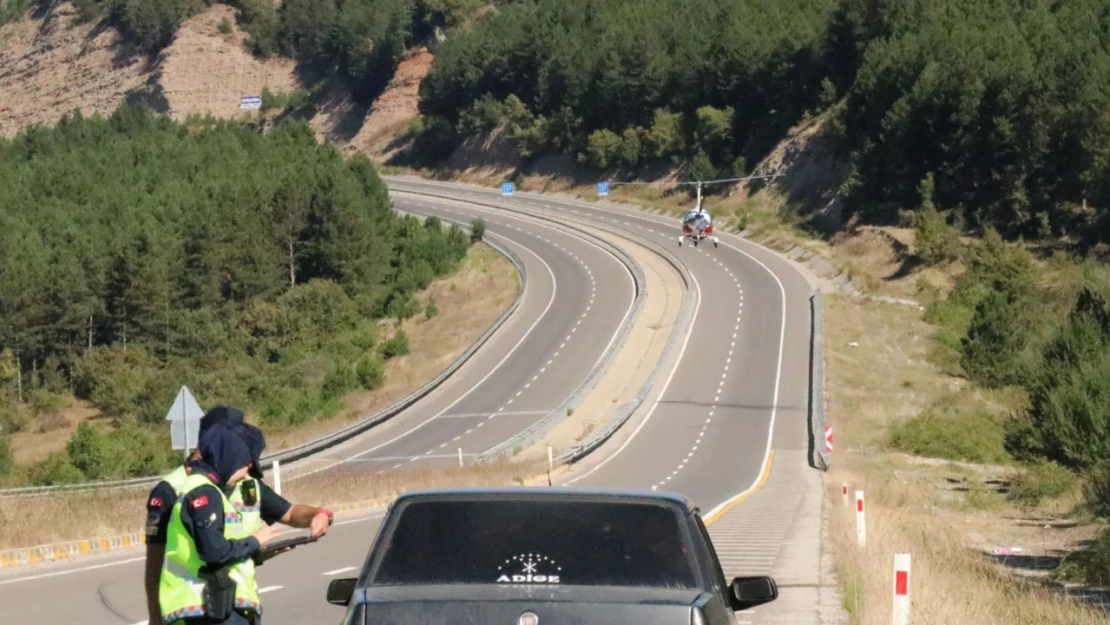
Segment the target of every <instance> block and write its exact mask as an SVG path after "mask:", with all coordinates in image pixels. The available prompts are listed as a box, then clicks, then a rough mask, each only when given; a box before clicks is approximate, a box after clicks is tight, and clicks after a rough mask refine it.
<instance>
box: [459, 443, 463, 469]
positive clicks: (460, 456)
mask: <svg viewBox="0 0 1110 625" xmlns="http://www.w3.org/2000/svg"><path fill="white" fill-rule="evenodd" d="M462 465H463V463H462V447H459V466H460V467H461V466H462Z"/></svg>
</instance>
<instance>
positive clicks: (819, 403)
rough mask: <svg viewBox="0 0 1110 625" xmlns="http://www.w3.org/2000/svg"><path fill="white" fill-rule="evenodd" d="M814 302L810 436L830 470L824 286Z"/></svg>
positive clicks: (812, 317)
mask: <svg viewBox="0 0 1110 625" xmlns="http://www.w3.org/2000/svg"><path fill="white" fill-rule="evenodd" d="M809 302H810V323H811V326H810V334H809V336H810V350H809V436H810V440H811V441H813V448H814V450H815V451H816V452H817V459H818V460H819V461H820V469H821V470H823V471H828V470H829V452H828V451H827V450H826V449H825V425H826V424H827V421H826V415H825V407H826V401H825V315H824V310H823V306H822V302H821V291H820V289H818V290H815V291H814V292H813V295H812V296H810V298H809Z"/></svg>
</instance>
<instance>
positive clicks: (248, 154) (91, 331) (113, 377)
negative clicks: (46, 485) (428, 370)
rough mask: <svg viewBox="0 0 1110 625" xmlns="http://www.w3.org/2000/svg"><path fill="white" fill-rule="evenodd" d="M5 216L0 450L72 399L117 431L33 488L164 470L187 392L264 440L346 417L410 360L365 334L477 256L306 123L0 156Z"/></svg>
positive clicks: (405, 314) (207, 127) (132, 124)
mask: <svg viewBox="0 0 1110 625" xmlns="http://www.w3.org/2000/svg"><path fill="white" fill-rule="evenodd" d="M0 206H3V207H4V210H3V211H0V394H3V396H4V401H3V402H2V404H0V424H2V425H3V428H4V432H5V433H7V432H12V431H18V430H19V429H20V428H21V427H28V426H30V425H32V423H31V421H32V420H33V419H34V423H33V425H34V426H35V427H48V424H46V423H44V422H43V421H42V419H36V416H43V415H49V414H52V413H56V412H57V410H58V409H59V408H60V406H59V405H58V402H60V401H62V399H61V398H63V397H73V396H75V397H77V398H79V399H87V400H89V401H90V402H91V403H92V405H93V406H95V407H96V408H98V409H100V410H101V411H102V413H103V414H104V415H106V416H108V417H111V418H112V419H114V420H115V422H116V424H117V426H118V428H117V429H116V430H115V431H113V432H112V433H111V434H103V433H101V432H100V431H98V430H96V429H94V428H91V427H83V428H82V429H81V430H79V431H78V432H77V435H76V436H75V438H74V440H73V441H71V443H70V448H69V457H68V458H66V457H61V456H59V457H53V458H51V459H50V460H48V461H47V462H46V463H45V464H44V465H42V466H40V467H37V468H36V469H35V470H34V471H33V475H32V476H31V477H32V478H34V479H35V481H38V482H52V481H67V480H77V479H81V478H90V479H96V478H105V477H113V476H121V475H134V474H139V475H149V474H151V473H152V472H154V471H156V470H158V469H159V468H160V467H161V466H162V465H163V464H164V463H165V462H166V456H167V454H170V453H171V452H170V451H169V445H168V444H167V443H168V439H167V441H163V440H162V439H163V438H165V437H167V436H168V435H167V432H166V427H165V424H164V422H163V421H162V419H163V418H164V416H165V412H166V410H167V409H168V407H169V406H170V404H171V403H172V402H173V398H174V395H175V394H176V393H177V391H178V389H179V388H180V386H181V385H182V384H187V385H188V386H189V388H190V389H192V390H193V391H194V393H195V394H196V396H197V398H198V400H199V401H200V402H201V403H202V405H213V402H220V403H231V404H235V405H239V406H242V407H243V408H245V409H247V410H250V411H252V412H255V413H256V414H258V415H259V416H260V418H261V419H262V420H263V421H264V423H267V424H270V425H296V424H299V423H303V422H306V421H310V420H312V419H315V418H318V417H321V416H331V415H333V414H336V413H338V412H339V411H340V410H341V409H342V403H341V401H340V400H341V398H342V396H343V395H344V394H345V393H346V392H348V391H351V390H355V389H358V388H365V389H373V388H376V387H378V386H380V385H381V384H382V382H383V381H384V360H385V359H388V358H390V357H393V356H395V355H398V354H403V353H406V350H407V342H406V337H405V336H404V335H403V334H400V333H399V334H397V335H395V336H393V337H379V336H378V324H377V323H376V321H375V320H377V319H381V318H385V317H393V318H399V319H404V318H409V317H412V316H414V315H416V314H420V313H421V312H423V311H424V308H423V307H422V305H421V303H420V302H419V301H418V300H417V299H416V298H415V297H414V293H415V292H417V291H419V290H421V289H424V288H426V287H427V286H428V285H429V284H430V283H431V281H432V280H433V279H435V278H436V277H438V276H443V275H446V274H448V273H450V272H451V271H453V270H454V268H455V267H456V266H457V263H458V262H459V261H460V260H461V259H462V258H463V257H464V256H465V255H466V253H467V250H468V248H469V245H470V239H469V237H468V235H467V234H465V233H464V232H463V231H462V230H461V229H460V228H458V227H457V226H451V227H450V228H444V227H443V226H442V225H441V223H440V222H439V221H438V220H437V219H435V218H429V219H428V220H426V221H424V222H423V223H421V221H420V220H418V219H416V218H414V217H411V216H405V217H401V216H399V215H398V214H397V213H395V212H393V210H392V206H391V203H390V200H389V196H388V193H387V190H386V188H385V185H384V184H383V183H382V182H381V181H380V179H379V178H378V176H377V173H376V172H375V170H374V168H373V166H372V165H371V163H370V162H369V161H368V160H367V159H366V158H364V157H361V156H356V157H354V158H351V159H345V158H343V157H342V155H341V154H340V153H339V152H338V150H336V149H335V148H334V147H332V146H329V145H321V144H318V143H317V141H316V139H315V136H314V135H313V133H312V131H311V130H310V129H309V128H308V126H307V125H306V124H304V123H301V122H286V123H282V124H280V125H278V126H277V127H276V128H274V129H273V130H271V131H270V132H268V133H265V134H263V133H261V132H258V131H257V130H256V129H254V128H252V127H250V126H247V125H243V124H237V123H231V122H219V121H215V120H211V119H194V120H189V121H187V122H185V123H176V122H174V121H172V120H170V119H169V118H167V117H165V116H160V115H155V114H153V113H151V112H150V111H148V110H146V109H143V108H139V107H132V106H128V105H124V106H121V107H120V108H119V109H118V110H117V111H116V112H115V113H114V114H113V115H112V116H111V117H110V118H108V119H104V118H100V117H96V118H92V119H86V118H82V117H81V116H80V115H76V114H75V115H71V116H68V117H66V118H65V119H63V120H62V121H61V122H60V123H58V124H57V126H55V127H53V128H43V127H32V128H29V129H27V130H26V131H25V132H23V133H21V134H20V135H19V136H17V137H15V138H14V139H13V140H11V141H0ZM17 399H18V400H22V401H16V400H17ZM24 403H26V404H27V405H29V406H30V408H29V409H28V408H21V405H22V404H24ZM124 450H126V453H124ZM5 454H6V452H0V471H3V470H4V468H5V464H7V465H8V468H10V464H11V463H10V461H8V462H7V463H5V461H4V457H5Z"/></svg>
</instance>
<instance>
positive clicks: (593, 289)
mask: <svg viewBox="0 0 1110 625" xmlns="http://www.w3.org/2000/svg"><path fill="white" fill-rule="evenodd" d="M445 212H447V213H449V214H453V211H445ZM491 223H492V224H493V225H495V226H498V227H505V228H512V229H515V230H517V231H518V232H523V233H524V234H527V235H528V236H532V237H536V238H538V239H542V240H543V241H546V242H547V243H550V244H552V245H554V246H555V247H557V248H559V249H560V250H563V251H564V252H568V253H569V254H570V255H571V257H572V258H574V260H576V261H578V264H580V265H582V267H583V269H585V270H586V275H587V276H588V277H589V279H590V301H589V303H588V304H587V305H586V310H585V311H584V312H583V313H582V315H581V316H580V317H579V318H578V320H577V321H575V323H574V327H573V328H571V331H570V334H568V335H567V337H566V339H564V340H563V343H562V344H561V345H559V349H560V350H562V349H563V348H564V347H566V344H567V341H570V339H571V337H572V336H574V333H575V332H577V331H578V326H580V325H582V321H583V320H584V319H585V318H586V315H587V314H589V312H590V310H592V309H593V304H594V298H595V296H596V294H597V282H596V281H595V280H594V273H593V271H592V270H591V269H590V268H589V266H587V265H586V263H585V262H583V261H582V259H581V258H579V257H578V255H577V254H575V253H574V252H571V251H570V250H568V249H566V248H565V247H563V246H562V245H560V244H559V243H557V242H555V241H552V240H550V239H548V238H547V237H545V236H543V235H540V234H535V233H533V232H530V231H528V230H522V229H521V228H519V227H517V226H512V225H509V224H502V223H500V222H497V221H494V222H491ZM558 356H559V352H555V353H554V354H553V355H552V356H551V360H548V361H547V366H550V365H551V363H552V361H553V360H555V358H558ZM547 366H544V367H543V368H541V369H540V373H538V374H536V375H534V376H532V381H531V382H528V383H527V384H525V385H524V389H528V388H530V387H531V386H532V382H535V381H536V380H537V379H538V378H539V377H540V374H542V373H544V372H545V371H547ZM524 389H521V390H518V391H517V392H516V395H514V396H513V397H512V398H511V399H509V400H508V401H507V402H505V404H504V405H502V406H501V407H500V408H498V409H497V412H498V413H500V412H502V411H504V410H505V407H506V406H508V405H510V404H512V403H513V400H515V399H516V398H517V397H520V394H521V393H522V392H523V390H524ZM495 416H496V414H490V415H489V416H487V417H486V418H485V419H483V420H482V421H479V422H478V424H477V425H475V426H474V427H473V428H471V429H469V430H467V431H466V432H465V433H464V434H462V435H460V436H456V437H455V438H454V439H452V441H453V442H458V441H459V439H460V438H462V436H466V435H468V434H470V433H472V432H473V431H474V429H475V428H480V427H482V426H483V425H485V424H486V422H487V421H489V420H490V419H492V418H494V417H495ZM445 445H446V443H444V444H443V445H440V448H442V447H444V446H445ZM433 451H435V450H434V449H430V450H428V451H426V452H424V456H428V455H430V454H431V453H432V452H433ZM463 455H464V456H469V455H473V454H463ZM421 457H422V456H414V457H412V458H410V459H409V462H416V461H417V460H420V459H421ZM400 466H402V465H401V464H397V465H394V467H393V468H395V469H396V468H399V467H400ZM379 473H381V471H379Z"/></svg>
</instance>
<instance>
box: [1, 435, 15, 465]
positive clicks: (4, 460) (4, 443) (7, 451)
mask: <svg viewBox="0 0 1110 625" xmlns="http://www.w3.org/2000/svg"><path fill="white" fill-rule="evenodd" d="M13 469H15V455H14V454H13V453H12V443H11V440H9V439H8V435H7V434H6V433H4V432H0V475H8V474H9V473H11V472H12V470H13Z"/></svg>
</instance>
